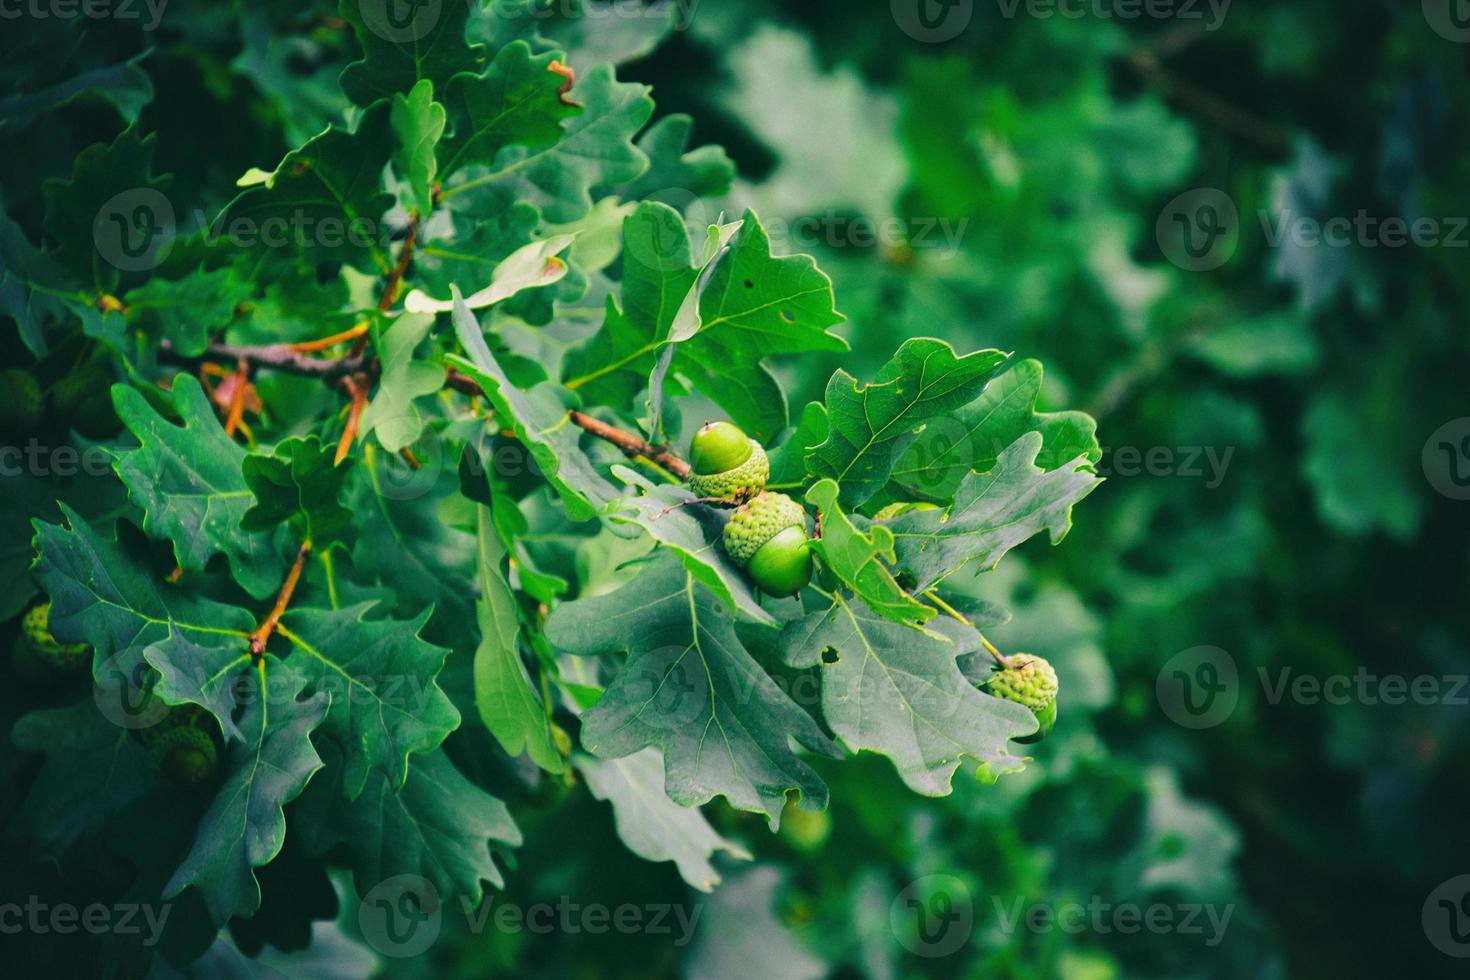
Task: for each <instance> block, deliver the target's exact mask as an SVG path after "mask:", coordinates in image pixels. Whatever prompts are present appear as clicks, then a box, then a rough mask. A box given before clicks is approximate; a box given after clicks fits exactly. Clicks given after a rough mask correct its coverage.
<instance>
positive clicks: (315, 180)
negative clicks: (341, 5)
mask: <svg viewBox="0 0 1470 980" xmlns="http://www.w3.org/2000/svg"><path fill="white" fill-rule="evenodd" d="M344 2H351V0H344ZM449 6H454V4H450V5H449ZM395 146H396V140H395V139H394V135H393V126H392V122H391V119H390V109H389V105H388V103H387V102H379V103H376V104H374V105H373V106H372V107H370V108H369V109H367V110H366V111H364V112H363V113H362V115H361V116H360V117H359V118H358V120H357V126H356V128H355V129H353V130H352V131H351V132H348V131H346V130H344V129H340V128H338V127H337V126H335V125H333V126H329V127H328V128H327V129H326V130H325V131H324V132H322V133H320V134H318V135H317V136H314V137H312V138H311V140H309V141H308V142H307V143H305V144H303V145H302V146H300V147H298V148H297V149H294V150H292V151H291V152H290V153H287V154H286V156H285V158H284V159H283V160H281V163H280V166H278V167H276V169H275V170H274V171H273V172H272V173H269V174H255V175H253V176H254V180H253V181H252V182H250V183H249V184H248V185H247V186H246V187H245V190H244V191H243V192H241V193H240V194H239V195H238V196H237V197H236V198H235V199H234V200H233V201H231V202H230V203H229V204H228V205H227V206H226V207H225V210H224V212H223V213H222V214H221V215H220V216H219V217H218V218H216V219H215V222H214V225H213V231H214V232H215V233H218V234H221V235H225V236H229V238H230V240H232V241H237V242H238V243H239V244H240V245H241V246H242V247H245V246H249V247H251V248H254V249H256V250H265V251H279V250H281V248H282V247H283V246H285V247H289V249H292V250H294V253H298V254H299V255H300V257H301V260H302V261H305V262H341V263H345V264H348V265H353V266H357V267H359V268H367V267H368V266H366V265H365V264H364V263H366V262H368V261H371V263H372V265H373V266H374V267H376V269H377V270H378V271H380V272H387V271H388V269H389V268H390V267H391V263H390V262H389V260H388V258H387V256H386V254H385V253H384V247H385V246H386V238H387V236H386V235H385V229H384V227H383V223H382V222H383V215H384V214H385V213H386V212H387V211H388V209H389V208H390V207H392V206H393V195H392V194H389V193H387V192H386V191H384V190H383V168H384V167H386V166H387V165H388V160H389V159H390V158H391V157H392V155H393V149H394V147H395ZM242 236H245V237H242Z"/></svg>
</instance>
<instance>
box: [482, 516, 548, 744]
mask: <svg viewBox="0 0 1470 980" xmlns="http://www.w3.org/2000/svg"><path fill="white" fill-rule="evenodd" d="M476 513H477V522H478V526H477V529H478V532H479V533H478V538H479V544H480V561H479V581H480V601H479V603H478V604H477V605H476V607H475V617H476V620H477V622H478V623H479V627H480V644H479V646H477V647H476V648H475V707H477V708H478V709H479V711H480V719H481V720H482V721H483V722H484V723H485V727H486V728H488V729H490V733H491V734H492V735H494V736H495V738H496V740H497V741H499V742H500V745H501V747H502V748H504V749H505V751H506V752H507V753H509V754H510V755H512V756H518V755H520V754H521V753H522V752H525V753H526V754H527V755H529V756H530V757H531V761H532V762H534V763H536V765H538V766H540V767H541V768H542V769H545V770H546V771H547V772H557V773H559V772H565V771H566V762H565V761H564V760H563V759H562V757H561V753H560V752H559V751H557V748H556V742H555V741H554V740H553V739H552V737H551V724H550V721H551V719H550V716H549V714H548V713H547V711H546V708H545V707H544V706H543V705H542V703H541V699H540V698H538V697H537V696H536V690H535V688H534V687H533V686H532V684H531V676H530V674H528V673H527V672H526V665H525V663H524V662H523V661H522V660H521V651H520V635H521V624H520V619H519V617H518V616H517V611H516V597H515V592H514V591H513V590H512V589H511V587H510V582H508V581H507V580H506V577H505V571H504V569H503V568H502V565H503V564H504V562H505V558H506V548H505V544H504V543H503V542H502V541H501V538H500V535H499V533H498V532H497V531H496V529H495V526H494V523H493V518H492V513H491V509H490V508H489V507H487V506H484V505H483V504H482V505H481V506H479V507H478V508H476Z"/></svg>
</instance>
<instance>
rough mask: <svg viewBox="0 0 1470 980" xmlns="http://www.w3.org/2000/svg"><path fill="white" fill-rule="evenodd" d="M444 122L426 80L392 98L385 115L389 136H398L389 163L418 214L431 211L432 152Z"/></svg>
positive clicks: (434, 160)
mask: <svg viewBox="0 0 1470 980" xmlns="http://www.w3.org/2000/svg"><path fill="white" fill-rule="evenodd" d="M446 119H447V115H446V113H445V110H444V106H443V105H441V104H439V103H438V102H435V101H434V83H433V82H431V81H430V80H429V79H427V78H425V79H422V80H421V81H420V82H419V83H418V84H417V85H415V86H414V87H413V89H412V90H411V91H410V92H409V93H408V94H407V95H402V94H398V95H394V96H393V104H392V108H391V109H390V110H389V112H388V121H389V122H390V123H391V124H392V126H393V134H394V135H395V136H396V137H398V144H397V146H396V147H395V148H394V150H393V164H394V166H396V167H397V168H398V172H399V173H400V174H402V175H403V179H404V180H405V181H407V182H408V186H409V188H410V189H411V190H412V191H413V203H414V206H415V207H416V208H417V209H418V212H419V214H429V213H430V212H431V211H433V210H434V182H435V179H436V175H437V173H438V169H439V164H438V159H437V157H436V153H437V151H438V147H439V139H440V137H442V136H443V135H444V124H445V121H446Z"/></svg>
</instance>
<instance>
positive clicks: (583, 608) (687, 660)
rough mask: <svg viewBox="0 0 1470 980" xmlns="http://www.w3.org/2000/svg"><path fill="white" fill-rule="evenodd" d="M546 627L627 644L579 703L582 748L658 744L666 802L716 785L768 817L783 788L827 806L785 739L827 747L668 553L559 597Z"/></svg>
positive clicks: (613, 647)
mask: <svg viewBox="0 0 1470 980" xmlns="http://www.w3.org/2000/svg"><path fill="white" fill-rule="evenodd" d="M546 635H547V638H548V639H549V640H550V641H551V642H552V644H554V645H555V646H556V648H557V649H559V650H562V651H565V652H567V653H571V654H574V655H577V656H583V657H587V656H597V655H599V654H612V653H617V652H620V651H626V652H627V654H628V659H627V662H626V663H624V664H623V666H622V668H621V669H620V670H619V671H618V674H617V676H616V677H615V678H614V679H613V681H612V683H611V685H609V686H608V688H607V690H606V692H605V693H604V694H603V695H602V698H601V699H600V700H599V701H598V702H597V704H595V705H594V706H592V707H591V708H590V709H589V710H588V711H587V712H586V713H584V714H583V715H582V734H581V741H582V744H583V746H584V747H586V748H587V750H588V751H590V752H592V753H593V754H595V755H598V756H600V757H602V758H607V759H617V758H621V757H623V756H628V755H632V754H633V753H635V752H639V751H641V750H643V749H647V748H657V749H659V750H660V751H661V752H662V753H663V759H664V786H665V790H666V791H667V793H668V795H669V798H670V799H672V800H673V801H674V802H675V803H678V804H680V805H681V806H699V805H702V804H704V803H708V802H709V801H710V800H711V799H713V798H714V797H715V796H717V795H718V796H724V797H725V798H726V799H728V800H729V801H730V804H731V805H732V806H734V807H736V808H737V809H740V810H747V811H751V812H755V813H765V814H766V818H767V820H768V821H769V822H770V825H771V827H772V828H775V827H776V826H777V825H778V824H779V822H780V816H781V810H782V808H783V807H784V806H785V803H786V794H787V792H789V791H791V790H798V791H800V793H801V795H802V797H803V798H804V799H803V801H802V806H803V808H805V809H822V808H823V807H825V806H826V804H827V787H826V785H825V784H824V783H823V782H822V781H821V779H820V778H819V777H818V776H817V774H816V773H815V772H814V771H812V769H811V767H810V766H808V765H807V764H806V763H805V762H803V761H802V760H801V759H800V758H799V757H798V756H797V755H796V754H795V753H794V752H793V751H792V749H791V747H790V744H789V740H790V739H793V738H794V739H795V740H796V741H797V742H798V743H800V744H801V745H803V746H805V747H806V748H808V749H811V750H814V751H820V752H824V753H828V754H831V753H834V752H835V747H834V746H833V745H832V744H831V742H830V741H829V740H828V739H827V737H826V736H825V735H823V734H822V731H821V729H820V728H818V727H817V724H816V722H814V721H813V720H812V718H811V716H809V715H808V714H807V713H806V712H805V711H803V710H802V709H801V707H800V706H799V705H797V704H796V702H794V701H793V700H791V698H790V696H789V695H787V694H786V692H785V691H783V690H782V689H781V688H780V687H779V686H777V685H776V683H775V681H773V680H772V679H771V678H770V676H769V675H767V674H766V672H765V671H764V670H762V669H761V667H760V665H759V664H758V663H757V662H756V661H755V659H754V658H752V657H751V655H750V653H749V652H748V651H747V650H746V649H745V647H744V646H743V645H742V643H741V641H740V639H739V637H738V636H737V635H736V633H735V629H734V622H733V620H732V618H731V614H730V612H729V611H728V610H727V609H726V608H725V606H724V604H723V603H722V602H720V601H719V600H718V599H717V598H716V597H715V595H714V594H713V593H712V592H710V591H709V590H708V589H706V588H705V587H704V586H702V585H700V584H699V583H698V582H696V581H695V579H694V577H693V576H692V575H691V574H690V573H689V571H688V570H687V569H686V568H684V566H683V565H681V564H680V563H679V562H678V560H677V559H676V558H674V557H673V556H672V555H668V554H664V555H661V556H659V557H657V558H656V559H655V560H654V561H652V562H651V563H650V564H649V565H647V566H646V567H645V568H644V569H643V571H642V572H641V573H640V574H639V575H638V577H636V578H634V579H633V580H632V581H631V582H629V583H628V584H626V585H624V586H622V587H621V588H620V589H618V590H617V591H615V592H612V593H609V594H607V595H599V596H594V597H591V598H586V599H578V600H576V601H574V602H569V603H566V604H564V605H561V606H558V607H557V609H556V610H555V611H553V612H552V614H551V616H550V618H549V619H548V620H547V622H546Z"/></svg>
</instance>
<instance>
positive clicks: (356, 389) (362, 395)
mask: <svg viewBox="0 0 1470 980" xmlns="http://www.w3.org/2000/svg"><path fill="white" fill-rule="evenodd" d="M369 384H370V382H369V380H368V378H367V376H366V375H363V374H350V375H348V376H347V377H345V378H343V379H342V387H343V388H345V389H347V394H348V396H349V397H350V398H351V399H352V404H351V405H349V406H348V409H347V427H346V428H345V429H343V430H342V438H341V440H340V441H339V442H338V443H337V456H336V458H335V459H333V460H332V465H333V466H340V465H341V464H342V460H344V459H346V458H347V454H348V453H350V452H351V451H352V443H353V440H355V439H356V438H357V426H358V422H359V421H361V419H362V412H363V409H365V408H367V401H368V388H369Z"/></svg>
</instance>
